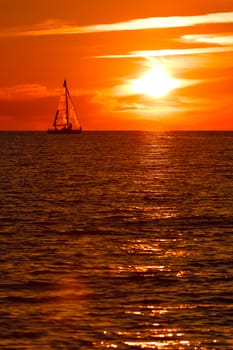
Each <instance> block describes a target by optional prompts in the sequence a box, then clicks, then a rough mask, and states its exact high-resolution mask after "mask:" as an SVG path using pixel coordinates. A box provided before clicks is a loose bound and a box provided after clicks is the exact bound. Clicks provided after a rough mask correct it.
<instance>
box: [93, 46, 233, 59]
mask: <svg viewBox="0 0 233 350" xmlns="http://www.w3.org/2000/svg"><path fill="white" fill-rule="evenodd" d="M231 51H233V46H227V47H201V48H192V49H165V50H141V51H132V52H129V53H127V54H122V55H103V56H95V57H96V58H132V57H136V58H137V57H138V58H140V57H142V58H146V57H165V56H182V55H196V54H208V53H221V52H231Z"/></svg>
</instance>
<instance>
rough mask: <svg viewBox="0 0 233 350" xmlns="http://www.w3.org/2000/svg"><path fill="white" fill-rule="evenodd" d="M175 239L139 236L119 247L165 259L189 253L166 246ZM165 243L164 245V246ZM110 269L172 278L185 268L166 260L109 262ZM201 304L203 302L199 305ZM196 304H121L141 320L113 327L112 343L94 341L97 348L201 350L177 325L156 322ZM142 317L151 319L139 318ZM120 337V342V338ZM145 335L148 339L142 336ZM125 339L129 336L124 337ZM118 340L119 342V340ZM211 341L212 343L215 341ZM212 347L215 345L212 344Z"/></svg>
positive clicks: (126, 313) (197, 342)
mask: <svg viewBox="0 0 233 350" xmlns="http://www.w3.org/2000/svg"><path fill="white" fill-rule="evenodd" d="M176 241H177V239H162V238H161V239H157V240H155V241H154V242H153V244H151V243H148V242H147V240H146V239H145V240H143V239H134V240H129V241H128V243H127V244H123V245H122V246H121V249H122V250H123V251H127V254H129V255H134V254H136V255H138V256H139V257H140V255H148V256H151V255H153V254H157V256H158V257H160V258H161V259H163V261H166V258H167V259H174V258H175V259H176V258H178V259H182V258H184V257H187V256H188V255H189V253H188V252H187V250H185V249H178V250H175V249H172V248H171V247H170V244H171V242H173V243H174V244H175V243H176ZM165 247H167V248H165ZM111 269H112V271H114V273H116V274H117V275H119V274H120V275H121V274H122V275H132V274H133V275H134V276H135V278H137V275H141V276H144V277H145V278H148V277H149V278H150V276H152V277H153V276H156V274H157V275H158V277H159V274H160V273H161V274H162V275H163V276H164V275H166V274H167V275H171V274H172V275H173V276H174V277H175V278H178V279H179V278H183V277H184V276H185V275H186V271H183V270H182V269H179V268H178V266H176V265H175V266H172V265H171V264H170V263H168V264H167V265H165V264H163V265H160V264H158V265H142V264H133V265H111ZM202 306H203V305H202ZM198 307H199V305H196V304H195V305H194V304H190V303H183V304H175V305H173V304H172V302H171V304H169V303H168V304H166V305H164V306H163V305H161V303H160V304H159V303H158V304H141V305H140V304H137V303H136V302H135V303H133V302H132V304H131V305H127V306H125V307H124V313H125V315H127V318H128V317H129V316H131V318H134V317H139V319H141V320H142V321H140V322H139V323H138V327H137V329H134V330H132V329H130V330H126V331H122V330H120V331H118V330H117V329H115V330H114V331H113V332H112V333H114V336H116V337H117V338H118V341H117V342H116V343H114V342H108V341H101V342H100V343H97V342H96V343H94V345H95V347H96V348H101V349H110V348H112V349H118V348H119V349H122V345H123V344H124V346H126V347H127V348H133V349H134V348H137V349H164V350H165V349H166V350H169V349H179V350H185V349H188V348H190V347H191V346H192V349H199V348H200V346H201V349H202V350H207V349H208V348H207V347H205V346H203V344H202V343H201V342H200V341H198V340H197V341H194V340H193V339H192V340H190V339H189V336H188V335H187V336H186V332H185V329H182V328H178V327H175V326H174V327H163V322H161V323H160V322H158V321H157V320H158V319H160V320H162V321H163V317H164V316H165V315H166V316H167V317H168V318H169V314H171V318H172V317H173V316H172V314H174V313H178V312H179V311H181V312H182V310H184V312H185V310H189V309H190V310H192V309H197V308H198ZM143 320H151V321H150V322H148V321H143ZM110 333H111V332H110V331H109V330H108V329H106V330H105V331H104V334H105V335H106V336H107V335H108V334H109V336H111V335H112V334H110ZM121 338H122V342H121ZM145 338H148V340H145ZM124 339H129V340H124ZM119 342H120V344H119ZM215 342H216V341H214V342H213V343H215ZM213 349H215V348H213Z"/></svg>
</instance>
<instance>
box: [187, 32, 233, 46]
mask: <svg viewBox="0 0 233 350" xmlns="http://www.w3.org/2000/svg"><path fill="white" fill-rule="evenodd" d="M181 38H182V39H184V40H187V41H191V42H196V43H207V44H217V45H233V35H221V34H190V35H183V36H182V37H181Z"/></svg>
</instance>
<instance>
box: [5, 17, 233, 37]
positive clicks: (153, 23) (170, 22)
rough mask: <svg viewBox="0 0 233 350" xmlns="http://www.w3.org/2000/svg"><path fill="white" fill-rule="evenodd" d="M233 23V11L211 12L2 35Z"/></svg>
mask: <svg viewBox="0 0 233 350" xmlns="http://www.w3.org/2000/svg"><path fill="white" fill-rule="evenodd" d="M213 23H233V12H219V13H209V14H205V15H198V16H170V17H150V18H139V19H134V20H130V21H126V22H118V23H104V24H97V25H88V26H76V25H71V24H67V23H63V22H61V21H58V20H49V21H47V22H44V23H41V24H38V25H35V26H34V27H33V28H25V27H24V28H12V29H11V30H8V31H5V32H4V31H2V32H1V34H0V35H1V36H40V35H67V34H85V33H96V32H113V31H127V30H146V29H156V28H177V27H190V26H195V25H200V24H213Z"/></svg>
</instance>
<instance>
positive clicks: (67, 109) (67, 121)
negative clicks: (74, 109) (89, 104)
mask: <svg viewBox="0 0 233 350" xmlns="http://www.w3.org/2000/svg"><path fill="white" fill-rule="evenodd" d="M63 86H64V88H65V94H66V126H67V127H68V125H69V102H68V89H67V84H66V79H65V80H64V84H63Z"/></svg>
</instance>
